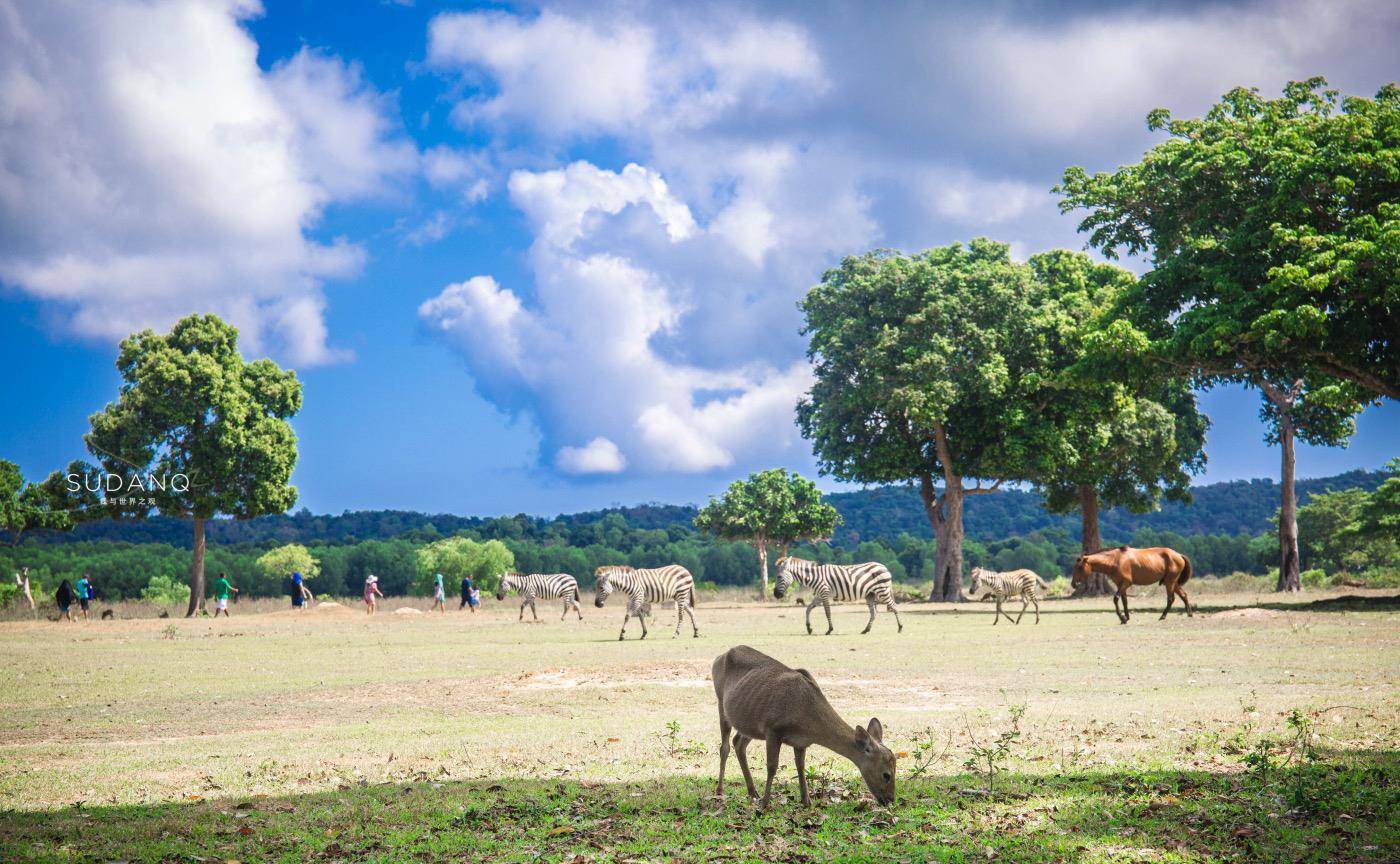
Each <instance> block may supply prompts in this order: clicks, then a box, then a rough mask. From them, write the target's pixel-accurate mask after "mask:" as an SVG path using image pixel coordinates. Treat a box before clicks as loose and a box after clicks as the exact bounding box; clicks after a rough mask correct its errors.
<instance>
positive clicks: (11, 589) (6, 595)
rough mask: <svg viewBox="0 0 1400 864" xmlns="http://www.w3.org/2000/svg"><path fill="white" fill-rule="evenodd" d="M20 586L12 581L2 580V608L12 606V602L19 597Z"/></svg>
mask: <svg viewBox="0 0 1400 864" xmlns="http://www.w3.org/2000/svg"><path fill="white" fill-rule="evenodd" d="M19 597H20V593H19V586H18V585H15V584H14V583H12V582H0V609H8V608H10V604H11V603H13V602H15V601H16V600H17V599H19Z"/></svg>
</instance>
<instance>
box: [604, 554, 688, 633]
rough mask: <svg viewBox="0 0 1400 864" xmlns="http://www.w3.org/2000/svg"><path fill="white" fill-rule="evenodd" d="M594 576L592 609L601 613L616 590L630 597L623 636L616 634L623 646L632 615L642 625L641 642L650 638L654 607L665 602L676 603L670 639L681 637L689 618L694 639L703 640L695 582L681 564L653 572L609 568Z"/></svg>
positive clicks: (660, 568)
mask: <svg viewBox="0 0 1400 864" xmlns="http://www.w3.org/2000/svg"><path fill="white" fill-rule="evenodd" d="M594 576H595V578H596V579H597V588H596V589H595V594H594V598H593V605H594V606H597V607H598V608H599V609H601V608H603V604H604V603H606V602H608V595H609V594H611V593H612V592H613V591H614V590H616V591H621V592H623V593H624V594H626V595H627V596H628V600H627V613H626V614H625V615H624V616H623V617H622V632H620V633H618V634H617V641H619V642H621V641H622V640H623V639H624V638H626V636H627V622H628V621H629V620H631V618H632V616H633V615H636V616H637V620H638V621H640V622H642V638H643V639H645V638H647V619H646V616H647V615H650V614H651V604H653V603H660V602H662V601H664V600H675V601H676V632H675V633H674V634H673V635H672V637H671V638H672V639H674V638H676V637H677V636H679V635H681V621H682V620H683V617H684V616H686V615H689V616H690V626H691V629H693V630H694V631H695V637H696V638H697V639H698V638H699V637H700V628H699V627H697V626H696V624H695V580H694V579H693V578H692V577H691V575H690V571H689V570H687V569H685V568H684V567H682V566H680V565H679V564H668V565H667V566H665V567H656V568H653V569H650V570H638V569H637V568H635V567H625V566H621V565H608V566H603V567H599V568H598V570H597V572H596V573H595V574H594Z"/></svg>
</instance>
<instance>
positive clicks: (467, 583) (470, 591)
mask: <svg viewBox="0 0 1400 864" xmlns="http://www.w3.org/2000/svg"><path fill="white" fill-rule="evenodd" d="M480 597H481V595H480V594H478V593H476V586H475V585H473V584H472V577H470V576H463V577H462V605H461V606H458V607H457V608H458V609H466V608H467V607H469V606H470V607H471V610H472V611H473V612H475V611H476V604H477V603H480V602H481V600H480V599H479V598H480Z"/></svg>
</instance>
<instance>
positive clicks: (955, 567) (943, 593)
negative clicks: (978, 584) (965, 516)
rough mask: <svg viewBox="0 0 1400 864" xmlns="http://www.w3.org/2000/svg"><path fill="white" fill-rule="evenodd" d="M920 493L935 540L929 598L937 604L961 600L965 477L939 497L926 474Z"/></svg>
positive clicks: (959, 478) (956, 481)
mask: <svg viewBox="0 0 1400 864" xmlns="http://www.w3.org/2000/svg"><path fill="white" fill-rule="evenodd" d="M919 494H920V496H921V497H922V498H923V500H924V512H925V514H927V516H928V520H929V523H930V524H932V525H933V536H934V540H935V550H934V568H933V589H932V590H931V591H930V592H929V597H928V599H929V600H931V601H933V602H935V603H938V602H949V603H958V602H961V601H962V600H964V599H965V598H964V597H963V593H962V570H963V554H962V545H963V522H962V512H963V496H964V492H963V488H962V478H961V477H958V478H955V479H954V481H953V482H951V483H949V484H948V485H947V486H946V487H945V488H944V490H943V495H942V497H941V498H940V497H938V496H937V495H936V494H935V490H934V488H933V478H932V477H931V476H929V475H927V474H926V475H924V476H923V477H921V478H919Z"/></svg>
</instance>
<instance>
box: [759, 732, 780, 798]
mask: <svg viewBox="0 0 1400 864" xmlns="http://www.w3.org/2000/svg"><path fill="white" fill-rule="evenodd" d="M765 743H767V745H768V779H767V780H765V781H763V800H762V801H761V802H759V805H758V809H760V810H767V809H768V801H769V800H770V799H771V798H772V797H773V775H774V774H777V773H778V757H779V756H781V755H782V752H783V739H782V738H779V737H778V736H777V735H776V734H775V733H773V732H769V733H768V739H767V741H766V742H765Z"/></svg>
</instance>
